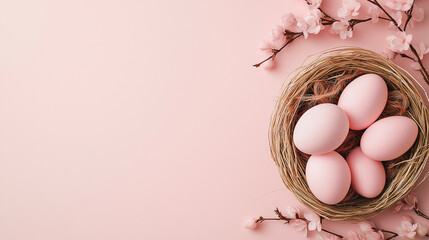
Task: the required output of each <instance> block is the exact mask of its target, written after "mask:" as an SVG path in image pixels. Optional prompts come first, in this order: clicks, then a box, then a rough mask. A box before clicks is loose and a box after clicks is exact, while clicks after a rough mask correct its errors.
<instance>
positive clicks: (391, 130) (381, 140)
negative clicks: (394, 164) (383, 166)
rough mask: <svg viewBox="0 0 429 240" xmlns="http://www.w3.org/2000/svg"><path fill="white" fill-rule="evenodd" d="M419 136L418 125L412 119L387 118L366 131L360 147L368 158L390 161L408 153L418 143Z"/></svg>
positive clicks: (402, 117) (400, 117) (401, 117)
mask: <svg viewBox="0 0 429 240" xmlns="http://www.w3.org/2000/svg"><path fill="white" fill-rule="evenodd" d="M417 134H418V127H417V124H416V123H415V122H414V120H412V119H411V118H408V117H404V116H391V117H386V118H383V119H381V120H378V121H377V122H375V123H374V124H372V125H371V126H370V127H369V128H368V129H366V130H365V132H364V133H363V135H362V138H361V140H360V146H361V148H362V152H363V153H365V155H367V156H368V157H370V158H372V159H374V160H378V161H388V160H392V159H395V158H397V157H399V156H401V155H402V154H404V153H405V152H407V151H408V149H410V147H411V146H412V145H413V144H414V141H416V138H417Z"/></svg>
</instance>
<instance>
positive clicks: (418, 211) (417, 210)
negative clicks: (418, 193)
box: [414, 203, 429, 220]
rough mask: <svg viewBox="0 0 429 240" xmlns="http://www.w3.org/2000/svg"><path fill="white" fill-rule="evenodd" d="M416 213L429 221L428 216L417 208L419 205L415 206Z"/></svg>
mask: <svg viewBox="0 0 429 240" xmlns="http://www.w3.org/2000/svg"><path fill="white" fill-rule="evenodd" d="M414 212H415V213H416V214H417V215H419V216H420V217H422V218H424V219H427V220H429V217H428V216H426V215H425V214H424V213H423V212H422V211H420V209H419V208H418V207H417V203H416V204H415V205H414Z"/></svg>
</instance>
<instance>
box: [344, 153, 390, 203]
mask: <svg viewBox="0 0 429 240" xmlns="http://www.w3.org/2000/svg"><path fill="white" fill-rule="evenodd" d="M346 160H347V163H348V164H349V167H350V172H351V176H352V188H353V189H354V190H355V191H356V192H357V193H358V194H359V195H361V196H363V197H366V198H374V197H376V196H378V195H379V194H380V193H381V192H382V191H383V188H384V185H385V183H386V172H385V170H384V166H383V164H382V163H381V162H380V161H376V160H374V159H371V158H369V157H367V156H366V155H365V154H364V153H363V152H362V149H361V148H360V147H356V148H354V149H353V150H352V151H351V152H350V153H349V154H348V155H347V158H346Z"/></svg>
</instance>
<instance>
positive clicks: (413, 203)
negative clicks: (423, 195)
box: [393, 192, 429, 220]
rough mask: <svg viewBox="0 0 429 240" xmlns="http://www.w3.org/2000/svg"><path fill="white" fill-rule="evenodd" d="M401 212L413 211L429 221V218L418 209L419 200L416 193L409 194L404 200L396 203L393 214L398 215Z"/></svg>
mask: <svg viewBox="0 0 429 240" xmlns="http://www.w3.org/2000/svg"><path fill="white" fill-rule="evenodd" d="M400 210H413V211H414V212H415V213H416V214H417V215H418V216H420V217H422V218H424V219H427V220H429V217H428V216H427V215H426V214H424V213H423V212H422V211H421V210H420V209H419V208H418V198H417V195H416V194H415V193H414V192H412V193H410V194H408V195H407V196H406V197H405V198H404V199H402V200H401V201H399V202H397V203H396V205H395V207H394V208H393V212H394V213H398V212H399V211H400Z"/></svg>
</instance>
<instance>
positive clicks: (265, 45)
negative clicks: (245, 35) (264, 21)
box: [259, 40, 274, 53]
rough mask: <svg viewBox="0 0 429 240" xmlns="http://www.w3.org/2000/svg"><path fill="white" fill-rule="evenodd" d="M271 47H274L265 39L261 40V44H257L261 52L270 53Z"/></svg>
mask: <svg viewBox="0 0 429 240" xmlns="http://www.w3.org/2000/svg"><path fill="white" fill-rule="evenodd" d="M273 49H274V47H273V46H272V44H271V43H270V42H268V41H267V40H264V41H263V42H261V45H259V50H261V51H263V52H267V53H272V52H273Z"/></svg>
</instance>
